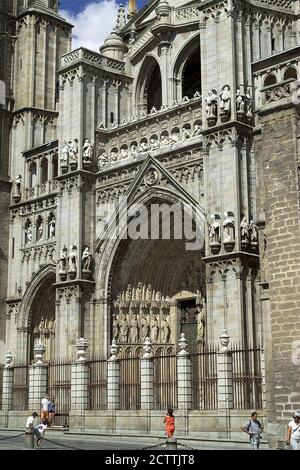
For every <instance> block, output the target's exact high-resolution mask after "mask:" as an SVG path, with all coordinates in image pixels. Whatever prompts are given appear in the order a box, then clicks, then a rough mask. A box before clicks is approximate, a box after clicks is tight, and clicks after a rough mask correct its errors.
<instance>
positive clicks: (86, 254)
mask: <svg viewBox="0 0 300 470" xmlns="http://www.w3.org/2000/svg"><path fill="white" fill-rule="evenodd" d="M81 262H82V274H83V275H88V276H90V275H91V273H92V268H93V257H92V253H91V252H90V248H89V247H88V246H86V247H85V249H84V250H83V253H82V257H81Z"/></svg>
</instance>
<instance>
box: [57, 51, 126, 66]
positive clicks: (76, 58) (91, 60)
mask: <svg viewBox="0 0 300 470" xmlns="http://www.w3.org/2000/svg"><path fill="white" fill-rule="evenodd" d="M77 62H85V63H87V64H89V65H93V66H101V68H102V67H104V68H107V69H109V70H113V71H114V72H124V70H125V62H123V61H122V60H117V59H111V58H109V57H104V56H103V55H101V54H99V53H97V52H94V51H90V50H89V49H85V48H84V47H80V48H79V49H75V50H74V51H72V52H69V53H68V54H65V55H63V56H62V58H61V67H62V68H65V67H69V66H70V65H73V64H75V63H77Z"/></svg>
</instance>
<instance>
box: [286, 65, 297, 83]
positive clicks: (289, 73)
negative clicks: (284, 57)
mask: <svg viewBox="0 0 300 470" xmlns="http://www.w3.org/2000/svg"><path fill="white" fill-rule="evenodd" d="M289 78H294V79H295V80H297V70H296V69H295V68H294V67H289V68H287V69H286V71H285V72H284V76H283V79H284V80H288V79H289Z"/></svg>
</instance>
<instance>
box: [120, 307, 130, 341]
mask: <svg viewBox="0 0 300 470" xmlns="http://www.w3.org/2000/svg"><path fill="white" fill-rule="evenodd" d="M128 333H129V324H128V320H127V317H126V315H125V313H123V314H122V317H121V321H120V336H121V341H122V342H123V343H127V341H128Z"/></svg>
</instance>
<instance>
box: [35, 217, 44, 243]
mask: <svg viewBox="0 0 300 470" xmlns="http://www.w3.org/2000/svg"><path fill="white" fill-rule="evenodd" d="M43 234H44V221H43V219H42V218H38V220H37V223H36V239H37V241H39V240H42V238H43Z"/></svg>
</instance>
